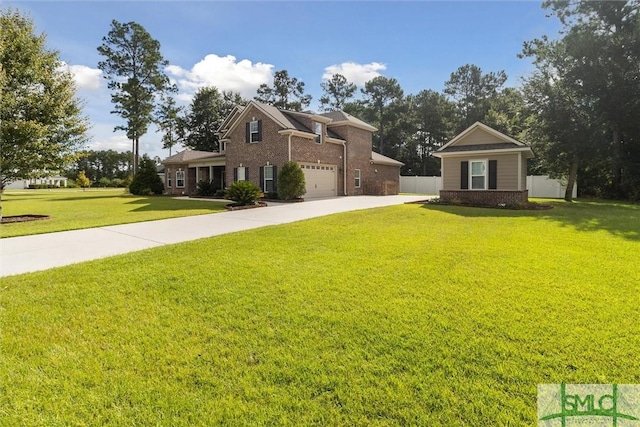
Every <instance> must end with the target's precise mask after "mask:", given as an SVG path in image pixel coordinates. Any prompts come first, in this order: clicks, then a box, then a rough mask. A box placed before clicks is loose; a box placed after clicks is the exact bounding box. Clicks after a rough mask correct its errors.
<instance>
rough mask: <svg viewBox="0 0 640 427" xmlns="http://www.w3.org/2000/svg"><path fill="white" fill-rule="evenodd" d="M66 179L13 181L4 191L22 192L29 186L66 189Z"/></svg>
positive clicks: (52, 177)
mask: <svg viewBox="0 0 640 427" xmlns="http://www.w3.org/2000/svg"><path fill="white" fill-rule="evenodd" d="M67 181H69V179H68V178H66V177H64V176H49V177H46V178H31V179H24V180H20V181H15V182H12V183H10V184H8V185H7V186H6V187H5V190H24V189H25V188H29V186H30V185H52V186H54V187H66V186H67Z"/></svg>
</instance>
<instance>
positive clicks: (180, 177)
mask: <svg viewBox="0 0 640 427" xmlns="http://www.w3.org/2000/svg"><path fill="white" fill-rule="evenodd" d="M176 187H179V188H183V187H184V171H182V170H179V171H177V172H176Z"/></svg>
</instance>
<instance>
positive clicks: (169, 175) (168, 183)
mask: <svg viewBox="0 0 640 427" xmlns="http://www.w3.org/2000/svg"><path fill="white" fill-rule="evenodd" d="M171 184H172V181H171V169H167V187H171Z"/></svg>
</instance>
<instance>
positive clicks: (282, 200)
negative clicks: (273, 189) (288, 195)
mask: <svg viewBox="0 0 640 427" xmlns="http://www.w3.org/2000/svg"><path fill="white" fill-rule="evenodd" d="M260 201H262V202H273V203H300V202H304V199H303V198H299V199H265V198H262V199H260Z"/></svg>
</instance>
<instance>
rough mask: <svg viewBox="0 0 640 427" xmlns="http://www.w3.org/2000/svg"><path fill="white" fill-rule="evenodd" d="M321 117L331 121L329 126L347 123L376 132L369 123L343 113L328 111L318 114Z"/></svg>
mask: <svg viewBox="0 0 640 427" xmlns="http://www.w3.org/2000/svg"><path fill="white" fill-rule="evenodd" d="M319 115H320V116H323V117H328V118H330V119H331V120H332V123H330V124H329V125H331V124H335V123H340V122H349V123H352V124H354V125H356V126H360V127H365V128H370V129H372V130H374V131H375V130H376V128H375V127H373V126H371V125H370V124H369V123H367V122H364V121H362V120H360V119H359V118H357V117H354V116H352V115H351V114H348V113H345V112H344V111H329V112H327V113H322V114H319Z"/></svg>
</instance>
